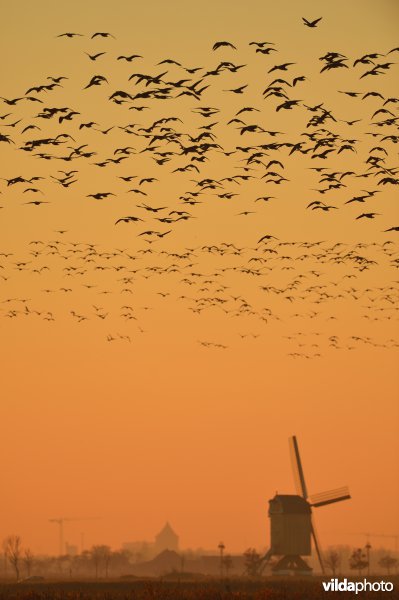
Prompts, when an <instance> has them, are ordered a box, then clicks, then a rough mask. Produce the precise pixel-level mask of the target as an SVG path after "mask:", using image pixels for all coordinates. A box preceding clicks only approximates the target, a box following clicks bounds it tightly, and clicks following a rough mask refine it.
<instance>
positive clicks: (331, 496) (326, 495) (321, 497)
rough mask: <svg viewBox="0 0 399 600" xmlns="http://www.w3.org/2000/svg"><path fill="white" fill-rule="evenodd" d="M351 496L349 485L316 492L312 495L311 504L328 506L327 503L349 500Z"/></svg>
mask: <svg viewBox="0 0 399 600" xmlns="http://www.w3.org/2000/svg"><path fill="white" fill-rule="evenodd" d="M349 498H350V494H349V489H348V488H347V487H341V488H337V489H336V490H330V491H329V492H322V493H321V494H314V495H313V496H311V497H310V503H311V506H326V505H327V504H333V503H334V502H341V501H342V500H349Z"/></svg>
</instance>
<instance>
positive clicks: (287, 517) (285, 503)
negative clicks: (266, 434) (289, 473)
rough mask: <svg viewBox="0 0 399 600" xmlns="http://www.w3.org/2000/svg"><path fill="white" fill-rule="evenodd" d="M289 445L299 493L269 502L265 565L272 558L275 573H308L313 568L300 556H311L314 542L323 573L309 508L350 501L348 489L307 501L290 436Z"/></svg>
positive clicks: (320, 554)
mask: <svg viewBox="0 0 399 600" xmlns="http://www.w3.org/2000/svg"><path fill="white" fill-rule="evenodd" d="M289 442H290V450H291V458H292V466H293V470H294V476H295V481H296V486H297V490H298V494H292V495H290V494H276V495H275V496H274V498H272V499H271V500H269V518H270V549H269V550H268V552H267V553H266V555H265V556H264V565H266V564H267V563H268V562H269V561H270V559H271V558H272V557H276V558H277V562H275V563H274V565H273V567H272V571H273V573H275V574H280V575H281V574H290V573H293V574H303V575H304V574H307V575H309V574H311V572H312V569H311V567H309V565H308V564H307V563H306V562H305V560H304V559H303V558H302V556H311V554H312V540H313V546H314V550H315V551H316V554H317V558H318V561H319V564H320V568H321V571H322V573H323V574H324V563H323V556H322V551H321V547H320V544H319V541H318V538H317V534H316V530H315V526H314V522H313V518H312V508H314V507H319V506H326V505H327V504H333V503H334V502H341V501H342V500H347V499H349V498H350V495H349V490H348V488H346V487H343V488H339V489H335V490H331V491H329V492H324V493H322V494H317V495H314V496H311V497H310V498H309V496H308V491H307V487H306V483H305V477H304V473H303V469H302V462H301V458H300V455H299V448H298V442H297V439H296V437H295V436H293V437H291V438H290V440H289Z"/></svg>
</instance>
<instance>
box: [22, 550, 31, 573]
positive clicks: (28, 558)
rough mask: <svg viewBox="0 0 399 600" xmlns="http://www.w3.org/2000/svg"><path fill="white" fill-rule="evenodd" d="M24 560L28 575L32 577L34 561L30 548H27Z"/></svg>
mask: <svg viewBox="0 0 399 600" xmlns="http://www.w3.org/2000/svg"><path fill="white" fill-rule="evenodd" d="M23 561H24V565H25V568H26V573H27V577H30V574H31V571H32V566H33V563H34V556H33V552H32V550H31V549H30V548H25V550H24V557H23Z"/></svg>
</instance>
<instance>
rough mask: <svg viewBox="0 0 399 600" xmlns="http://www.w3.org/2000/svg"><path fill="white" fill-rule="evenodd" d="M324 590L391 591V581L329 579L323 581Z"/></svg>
mask: <svg viewBox="0 0 399 600" xmlns="http://www.w3.org/2000/svg"><path fill="white" fill-rule="evenodd" d="M322 583H323V588H324V591H325V592H355V594H358V593H359V592H392V590H393V583H392V582H391V581H367V579H364V580H363V581H349V580H348V579H346V578H345V579H341V580H339V579H330V581H323V582H322Z"/></svg>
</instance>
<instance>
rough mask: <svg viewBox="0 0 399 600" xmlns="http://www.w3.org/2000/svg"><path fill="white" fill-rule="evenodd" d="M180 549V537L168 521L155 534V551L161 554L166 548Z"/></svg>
mask: <svg viewBox="0 0 399 600" xmlns="http://www.w3.org/2000/svg"><path fill="white" fill-rule="evenodd" d="M178 549H179V537H178V536H177V535H176V533H175V532H174V531H173V529H172V528H171V526H170V525H169V523H168V522H166V524H165V526H164V527H163V528H162V529H161V531H160V532H159V533H158V534H157V535H156V536H155V544H154V552H155V554H159V553H160V552H163V551H164V550H174V551H175V552H177V550H178Z"/></svg>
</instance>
